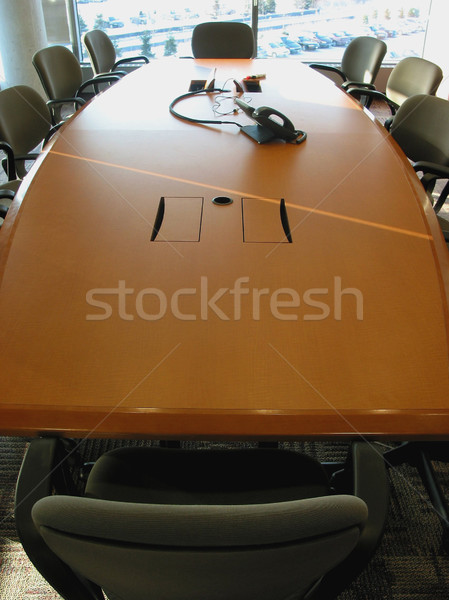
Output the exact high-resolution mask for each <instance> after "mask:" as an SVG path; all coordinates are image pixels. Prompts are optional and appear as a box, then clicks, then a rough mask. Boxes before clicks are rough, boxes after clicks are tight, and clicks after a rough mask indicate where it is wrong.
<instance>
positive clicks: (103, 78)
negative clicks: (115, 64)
mask: <svg viewBox="0 0 449 600" xmlns="http://www.w3.org/2000/svg"><path fill="white" fill-rule="evenodd" d="M117 81H120V75H113V74H109V73H107V74H104V75H103V74H102V75H97V76H96V77H93V78H92V79H88V80H87V81H85V82H84V83H83V84H82V85H81V86H80V87H79V89H78V91H77V92H76V96H77V97H78V96H80V95H81V94H82V92H83V91H84V90H85V89H86V88H88V87H90V86H93V87H94V89H95V93H96V94H98V84H100V83H116V82H117Z"/></svg>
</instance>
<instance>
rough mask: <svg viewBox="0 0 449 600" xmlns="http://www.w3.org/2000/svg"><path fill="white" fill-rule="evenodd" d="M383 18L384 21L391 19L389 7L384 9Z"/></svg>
mask: <svg viewBox="0 0 449 600" xmlns="http://www.w3.org/2000/svg"><path fill="white" fill-rule="evenodd" d="M385 20H386V21H390V20H391V10H390V9H389V8H386V9H385Z"/></svg>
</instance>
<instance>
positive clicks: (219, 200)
mask: <svg viewBox="0 0 449 600" xmlns="http://www.w3.org/2000/svg"><path fill="white" fill-rule="evenodd" d="M212 202H213V203H214V204H218V206H227V205H228V204H232V202H233V200H232V198H228V197H227V196H217V197H216V198H214V199H213V200H212Z"/></svg>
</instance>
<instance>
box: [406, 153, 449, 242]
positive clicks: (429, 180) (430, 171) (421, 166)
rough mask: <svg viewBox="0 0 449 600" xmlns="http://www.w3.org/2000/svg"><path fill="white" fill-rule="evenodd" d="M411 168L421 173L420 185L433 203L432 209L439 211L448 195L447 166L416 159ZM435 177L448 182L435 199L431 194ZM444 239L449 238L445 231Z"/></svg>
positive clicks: (448, 172) (448, 173) (448, 175)
mask: <svg viewBox="0 0 449 600" xmlns="http://www.w3.org/2000/svg"><path fill="white" fill-rule="evenodd" d="M413 168H414V170H415V172H416V173H420V172H421V173H422V174H423V175H422V177H421V179H420V181H421V183H422V186H423V188H424V190H425V192H426V194H427V195H428V197H429V200H430V201H431V203H432V204H433V210H434V211H435V213H439V212H440V210H441V207H442V206H443V205H444V203H445V202H446V200H447V197H448V196H449V167H446V166H444V165H439V164H437V163H432V162H427V161H422V160H420V161H418V162H416V163H414V164H413ZM437 179H447V180H448V182H447V183H446V185H445V186H444V188H443V189H442V191H441V192H440V195H439V196H438V199H437V200H436V201H435V198H434V197H433V195H432V192H433V190H434V187H435V182H436V180H437ZM444 239H445V240H446V241H447V240H448V239H449V234H448V232H447V231H445V232H444Z"/></svg>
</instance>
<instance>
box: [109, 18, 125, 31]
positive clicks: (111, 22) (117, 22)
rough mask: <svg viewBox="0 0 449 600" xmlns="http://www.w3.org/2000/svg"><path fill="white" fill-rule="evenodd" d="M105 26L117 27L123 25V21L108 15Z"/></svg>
mask: <svg viewBox="0 0 449 600" xmlns="http://www.w3.org/2000/svg"><path fill="white" fill-rule="evenodd" d="M106 23H107V25H106V27H111V28H112V29H116V28H118V27H125V23H123V21H120V19H116V18H115V17H108V18H107V19H106Z"/></svg>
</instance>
